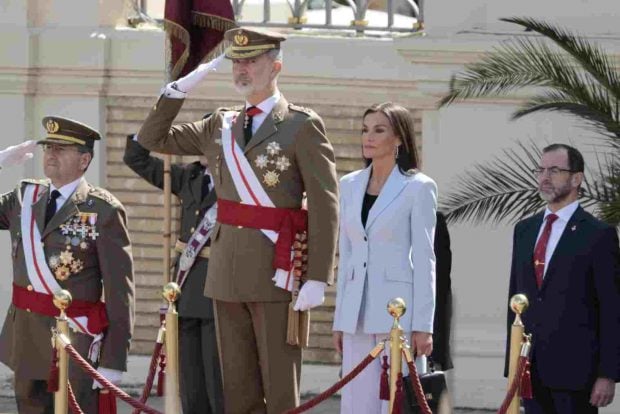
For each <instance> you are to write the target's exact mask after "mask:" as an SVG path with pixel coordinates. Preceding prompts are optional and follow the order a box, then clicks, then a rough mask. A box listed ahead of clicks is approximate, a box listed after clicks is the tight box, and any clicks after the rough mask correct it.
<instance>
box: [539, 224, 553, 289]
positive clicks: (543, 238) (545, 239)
mask: <svg viewBox="0 0 620 414" xmlns="http://www.w3.org/2000/svg"><path fill="white" fill-rule="evenodd" d="M557 219H558V216H556V215H555V214H549V215H548V216H547V217H546V218H545V220H546V222H545V228H544V229H543V232H542V234H541V235H540V239H538V243H536V247H535V248H534V272H535V273H536V285H537V286H538V288H539V289H540V287H541V286H542V282H543V275H544V274H545V253H546V252H547V243H549V236H551V226H552V225H553V222H554V221H556V220H557Z"/></svg>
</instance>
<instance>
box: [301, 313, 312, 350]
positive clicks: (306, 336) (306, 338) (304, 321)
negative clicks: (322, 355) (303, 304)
mask: <svg viewBox="0 0 620 414" xmlns="http://www.w3.org/2000/svg"><path fill="white" fill-rule="evenodd" d="M299 316H300V322H299V325H300V326H299V343H300V344H301V347H302V348H308V345H309V344H310V310H307V311H305V312H300V315H299Z"/></svg>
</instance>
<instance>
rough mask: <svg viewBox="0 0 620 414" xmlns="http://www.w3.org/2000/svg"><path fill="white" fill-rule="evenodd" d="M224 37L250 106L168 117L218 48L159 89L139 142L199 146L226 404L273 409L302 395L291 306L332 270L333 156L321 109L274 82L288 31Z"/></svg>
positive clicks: (276, 412)
mask: <svg viewBox="0 0 620 414" xmlns="http://www.w3.org/2000/svg"><path fill="white" fill-rule="evenodd" d="M225 39H226V40H227V41H229V42H230V43H231V44H232V45H231V46H230V47H229V48H228V49H227V50H226V52H225V56H226V57H227V58H228V59H231V60H232V72H233V83H234V87H235V89H236V90H237V92H238V93H239V94H240V95H242V96H243V97H244V98H245V103H244V104H243V105H240V106H238V107H232V108H219V109H217V110H215V111H214V113H213V114H212V115H211V116H210V117H207V118H206V119H203V120H200V121H197V122H193V123H184V124H177V125H174V126H172V122H173V121H174V119H175V117H176V116H177V114H178V112H179V111H180V109H181V107H182V105H183V102H184V98H185V97H186V95H187V93H189V92H190V90H192V89H193V88H194V87H195V86H196V85H197V84H198V83H199V82H200V81H201V80H202V79H203V78H204V76H205V75H207V74H208V72H209V71H211V70H213V69H214V67H215V66H216V64H217V63H218V62H219V60H220V59H221V57H220V58H218V59H216V60H215V61H214V62H209V63H206V64H203V65H200V66H199V67H198V68H197V69H196V70H195V71H193V72H192V73H190V74H188V75H187V76H185V77H184V78H182V79H179V80H178V81H176V82H173V83H171V84H169V85H167V86H166V88H165V90H164V93H163V94H162V96H161V97H160V99H159V100H158V102H157V103H156V104H155V106H154V108H153V110H152V111H151V113H150V114H149V116H148V118H147V119H146V121H145V122H144V124H143V126H142V128H141V129H140V131H139V133H138V141H139V142H140V143H141V144H142V145H143V146H145V147H146V148H148V149H150V150H152V151H158V152H164V153H173V154H185V155H202V154H205V155H206V157H207V159H208V163H209V166H210V167H211V169H212V172H213V178H214V181H215V190H216V192H217V196H218V201H217V203H218V208H217V222H216V224H215V227H214V229H213V232H212V235H211V256H210V263H209V275H208V278H207V282H206V290H205V292H206V294H207V295H208V296H210V297H212V298H213V299H214V308H215V316H216V329H217V337H218V345H219V351H220V357H221V362H222V376H223V387H224V405H225V412H226V413H229V414H247V413H269V414H280V413H282V412H283V411H285V410H287V409H289V408H292V407H294V406H296V405H298V403H299V379H300V372H301V348H300V346H298V345H292V344H291V341H288V343H287V339H290V338H287V322H288V320H289V316H290V311H289V307H290V310H298V311H306V310H308V309H310V308H312V307H315V306H318V305H320V304H322V303H323V301H324V289H325V286H326V284H327V283H331V281H332V278H333V266H334V254H335V244H336V237H337V228H338V223H337V221H338V218H337V215H338V189H337V177H336V168H335V158H334V152H333V147H332V145H331V144H330V142H329V141H328V139H327V138H326V136H325V127H324V124H323V121H322V120H321V118H320V117H319V116H318V115H317V114H316V113H314V112H313V111H312V110H309V109H306V108H303V107H300V106H297V105H294V104H291V103H289V102H288V101H287V100H286V99H285V97H284V96H283V95H282V94H281V93H280V91H279V89H278V86H277V79H278V75H279V74H280V72H281V70H282V65H283V62H282V51H281V49H280V45H281V43H282V42H283V41H284V40H285V37H284V36H282V35H281V34H279V33H274V32H267V31H259V30H250V29H246V28H236V29H232V30H229V31H228V32H226V34H225ZM304 193H306V194H307V209H305V208H302V200H303V196H304ZM306 235H307V241H305V242H303V243H302V244H297V242H296V240H297V239H298V240H297V241H303V240H304V237H306ZM300 246H301V249H302V250H304V251H307V254H302V256H300V257H304V256H305V257H304V260H303V264H302V265H301V268H300V266H299V263H301V259H300V260H299V261H298V260H292V258H293V257H296V258H297V257H298V256H297V253H299V249H300ZM293 270H295V271H293ZM297 271H299V272H297ZM299 279H301V280H299ZM297 283H301V288H300V289H299V291H298V296H297V297H294V298H293V299H294V300H292V297H291V295H292V292H293V293H296V292H297V289H296V287H295V286H296V284H297Z"/></svg>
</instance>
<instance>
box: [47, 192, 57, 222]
mask: <svg viewBox="0 0 620 414" xmlns="http://www.w3.org/2000/svg"><path fill="white" fill-rule="evenodd" d="M58 197H60V191H58V190H54V191H52V194H50V199H49V201H48V202H47V207H46V208H45V225H46V226H47V223H49V221H50V220H51V219H52V217H54V214H56V199H57V198H58Z"/></svg>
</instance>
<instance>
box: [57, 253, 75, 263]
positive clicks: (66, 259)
mask: <svg viewBox="0 0 620 414" xmlns="http://www.w3.org/2000/svg"><path fill="white" fill-rule="evenodd" d="M72 261H73V253H71V252H70V251H69V250H65V251H64V252H62V253H60V263H62V264H63V265H64V266H69V265H70V264H71V262H72Z"/></svg>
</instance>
